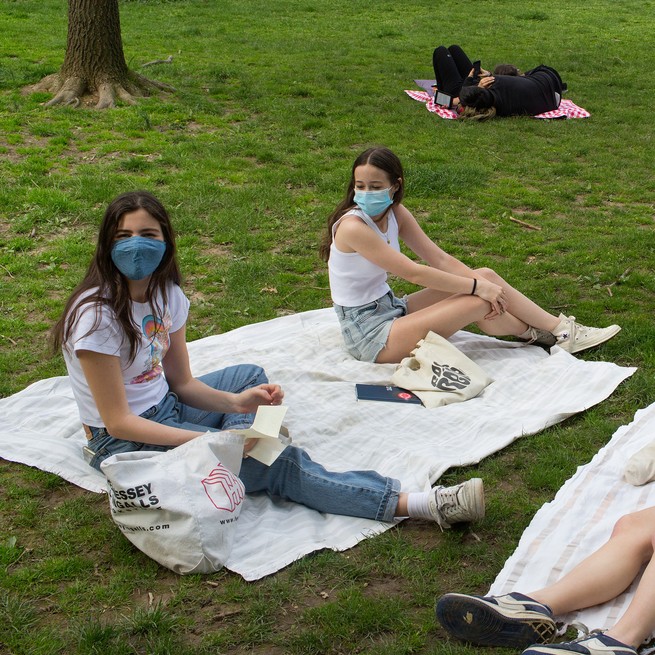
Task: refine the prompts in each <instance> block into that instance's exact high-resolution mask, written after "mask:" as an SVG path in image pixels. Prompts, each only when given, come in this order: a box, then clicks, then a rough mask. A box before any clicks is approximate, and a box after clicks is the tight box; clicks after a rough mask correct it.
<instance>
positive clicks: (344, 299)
mask: <svg viewBox="0 0 655 655" xmlns="http://www.w3.org/2000/svg"><path fill="white" fill-rule="evenodd" d="M350 215H354V216H358V217H359V218H361V219H362V220H363V221H364V223H366V225H368V226H369V227H370V228H371V229H372V230H373V231H374V232H375V233H376V234H377V235H378V236H379V237H380V238H381V239H384V240H385V241H386V242H387V243H388V244H389V245H390V246H391V247H392V248H394V249H396V250H397V251H398V252H400V243H399V241H398V221H397V220H396V215H395V214H394V213H393V209H390V210H389V213H388V214H387V232H386V234H385V233H384V232H382V231H381V230H380V228H378V226H377V225H376V224H375V222H374V221H373V219H372V218H371V217H370V216H369V215H368V214H365V213H364V212H363V211H362V210H361V209H358V208H355V209H350V210H348V212H347V213H346V214H344V215H343V216H342V217H341V218H340V219H339V220H338V221H337V222H336V223H335V224H334V225H333V226H332V245H331V246H330V259H329V260H328V273H329V276H330V292H331V294H332V302H333V303H335V304H337V305H341V306H343V307H359V306H360V305H365V304H366V303H369V302H371V301H373V300H377V299H378V298H381V297H382V296H384V294H386V293H388V292H389V291H390V287H389V285H388V284H387V271H385V270H384V269H383V268H380V267H379V266H377V265H376V264H373V262H370V261H369V260H368V259H366V257H362V255H360V254H359V253H357V252H341V250H339V249H338V248H337V247H336V245H335V243H334V235H335V233H336V229H337V226H338V225H339V223H340V222H341V221H342V220H343V219H344V218H345V217H346V216H350Z"/></svg>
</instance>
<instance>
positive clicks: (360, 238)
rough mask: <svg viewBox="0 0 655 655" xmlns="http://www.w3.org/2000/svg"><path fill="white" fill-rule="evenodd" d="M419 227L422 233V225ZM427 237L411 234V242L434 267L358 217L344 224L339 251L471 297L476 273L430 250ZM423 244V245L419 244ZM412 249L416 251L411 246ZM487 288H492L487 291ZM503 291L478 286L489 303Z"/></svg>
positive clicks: (414, 280) (483, 284) (486, 284)
mask: <svg viewBox="0 0 655 655" xmlns="http://www.w3.org/2000/svg"><path fill="white" fill-rule="evenodd" d="M403 209H404V208H403ZM405 212H407V210H405ZM407 214H409V212H407ZM410 216H411V215H410ZM416 227H417V228H418V230H420V227H418V225H417V226H416ZM421 232H422V230H421ZM405 235H406V232H405V233H404V234H403V239H404V238H405ZM423 236H424V237H425V240H423V239H421V237H420V235H418V233H416V232H414V233H412V234H410V241H412V242H413V245H414V246H416V247H417V248H418V252H417V253H416V254H418V255H419V257H423V258H424V259H426V261H428V262H429V263H430V266H426V265H424V264H419V263H417V262H415V261H413V260H411V259H410V258H409V257H407V256H405V255H404V254H402V253H400V252H398V251H397V250H395V249H394V248H392V247H391V246H389V245H387V244H386V243H385V242H384V241H383V240H382V239H380V238H379V236H378V235H377V234H375V232H373V230H371V228H369V227H368V226H367V225H366V224H364V223H363V222H362V221H361V220H360V219H359V218H357V217H356V216H352V217H346V218H344V219H343V220H342V222H341V225H340V226H339V228H338V231H337V235H336V238H337V247H338V248H339V249H340V250H342V251H344V252H358V253H359V254H360V255H362V256H363V257H365V258H366V259H368V260H369V261H371V262H373V263H374V264H376V265H377V266H379V267H380V268H383V269H384V270H386V271H387V272H389V273H392V274H393V275H396V276H397V277H400V278H402V279H404V280H407V281H408V282H411V283H413V284H417V285H419V286H422V287H427V288H430V289H437V290H439V291H446V292H448V293H471V290H472V286H473V285H472V282H471V278H473V277H474V274H473V272H472V271H471V270H470V269H469V268H468V267H466V266H465V265H464V264H462V263H461V262H458V260H456V259H455V258H454V257H450V255H447V254H446V253H444V252H443V251H442V250H441V249H440V248H437V247H436V246H434V244H432V246H433V247H429V246H428V244H427V241H429V239H428V238H427V236H425V235H423ZM412 237H414V238H412ZM419 240H420V243H417V242H418V241H419ZM426 240H427V241H426ZM408 245H409V246H410V248H412V245H410V243H408ZM412 249H413V248H412ZM442 266H445V267H448V268H450V267H452V269H453V271H454V272H450V271H448V270H442V268H441V267H442ZM455 271H456V272H455ZM487 287H489V288H488V289H487ZM501 291H502V290H501V289H500V287H498V286H497V285H495V284H493V283H491V282H488V281H486V280H483V279H480V280H479V282H478V285H477V295H479V296H480V297H482V298H484V299H485V300H487V298H486V296H487V295H489V293H491V294H492V295H494V300H495V296H496V295H499V294H500V292H501Z"/></svg>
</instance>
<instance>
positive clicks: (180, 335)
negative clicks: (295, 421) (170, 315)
mask: <svg viewBox="0 0 655 655" xmlns="http://www.w3.org/2000/svg"><path fill="white" fill-rule="evenodd" d="M162 363H163V366H164V372H165V373H166V380H167V381H168V384H169V386H170V389H171V391H173V392H174V393H175V394H177V397H178V398H179V399H180V400H181V401H182V402H183V403H185V404H187V405H190V406H191V407H195V408H196V409H204V410H207V411H210V412H228V413H234V414H246V413H250V412H255V411H257V408H258V407H259V406H260V405H279V404H281V403H282V399H283V398H284V393H283V391H282V389H281V388H280V386H279V385H277V384H260V385H258V386H256V387H251V388H250V389H246V390H245V391H242V392H241V393H238V394H237V393H230V392H228V391H220V390H218V389H212V388H211V387H209V386H207V385H206V384H204V383H203V382H201V381H200V380H198V379H197V378H194V377H193V375H192V374H191V367H190V364H189V352H188V350H187V345H186V326H183V327H182V328H180V329H179V330H177V332H173V333H172V334H171V335H170V346H169V349H168V352H167V353H166V356H165V357H164V360H163V362H162Z"/></svg>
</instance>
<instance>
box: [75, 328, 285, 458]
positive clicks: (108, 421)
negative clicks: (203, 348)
mask: <svg viewBox="0 0 655 655" xmlns="http://www.w3.org/2000/svg"><path fill="white" fill-rule="evenodd" d="M170 338H171V342H170V347H169V350H168V352H167V353H166V356H165V357H164V360H163V365H164V371H165V373H166V379H167V381H168V383H169V386H170V388H171V390H172V391H174V392H175V393H176V394H177V395H178V397H179V398H180V400H182V402H185V403H187V404H189V405H191V406H193V407H197V408H198V409H206V410H208V411H218V412H232V413H248V412H254V411H256V409H257V407H258V406H259V405H265V404H274V405H279V404H280V403H281V402H282V398H283V397H284V394H283V392H282V389H280V387H279V386H278V385H275V384H262V385H259V386H257V387H252V388H251V389H246V390H245V391H243V392H242V393H239V394H233V393H228V392H224V391H218V390H216V389H212V388H211V387H209V386H207V385H206V384H204V383H202V382H201V381H200V380H197V379H195V378H194V377H193V376H192V375H191V369H190V367H189V356H188V351H187V348H186V342H185V340H184V339H185V330H184V328H182V329H180V330H178V331H177V332H174V333H172V334H171V335H170ZM77 356H78V358H79V360H80V365H81V366H82V371H83V372H84V376H85V378H86V381H87V384H88V385H89V389H90V390H91V394H92V395H93V399H94V401H95V403H96V406H97V408H98V412H99V413H100V416H101V417H102V421H103V423H104V424H105V426H106V428H107V431H108V432H109V434H111V435H112V436H113V437H115V438H116V439H125V440H126V441H140V442H143V443H150V444H158V445H163V446H179V445H180V444H183V443H185V442H187V441H190V440H191V439H193V438H195V437H197V436H200V435H201V434H204V433H205V432H206V431H205V430H201V431H197V432H196V431H193V430H185V429H182V428H174V427H170V426H167V425H162V424H161V423H157V422H155V421H150V420H148V419H145V418H143V417H141V416H138V415H137V414H134V413H133V412H132V411H131V410H130V407H129V405H128V403H127V396H126V393H125V385H124V382H123V376H122V372H121V366H120V359H119V358H118V357H116V356H113V355H104V354H102V353H97V352H93V351H91V350H79V351H77Z"/></svg>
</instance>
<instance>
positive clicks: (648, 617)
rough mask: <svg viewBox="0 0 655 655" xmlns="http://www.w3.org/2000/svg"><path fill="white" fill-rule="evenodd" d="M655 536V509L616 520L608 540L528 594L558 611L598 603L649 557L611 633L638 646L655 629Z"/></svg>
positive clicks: (619, 587)
mask: <svg viewBox="0 0 655 655" xmlns="http://www.w3.org/2000/svg"><path fill="white" fill-rule="evenodd" d="M654 535H655V507H651V508H649V509H645V510H642V511H640V512H635V513H633V514H628V515H626V516H624V517H622V518H621V519H619V521H617V523H616V526H615V527H614V530H613V532H612V536H611V537H610V539H609V541H608V542H607V543H606V544H604V545H603V546H602V547H601V548H599V549H598V550H597V551H595V552H594V553H592V554H591V555H590V556H589V557H587V558H586V559H585V560H583V561H582V562H581V563H580V564H579V565H578V566H576V567H575V568H574V569H573V570H571V571H570V572H569V573H567V574H566V575H565V576H564V577H563V578H562V579H561V580H559V581H558V582H556V583H555V584H553V585H551V586H550V587H546V588H544V589H540V590H539V591H535V592H531V593H528V596H530V597H531V598H534V600H536V601H538V602H540V603H545V604H546V605H548V606H549V607H550V608H551V609H552V610H553V613H554V614H555V615H558V614H566V613H567V612H571V611H573V610H577V609H583V608H585V607H591V606H593V605H598V604H600V603H604V602H606V601H608V600H611V599H613V598H616V596H618V595H619V594H620V593H622V592H623V591H625V590H626V589H627V588H628V587H629V586H630V584H631V583H632V581H633V580H634V579H635V577H636V575H637V574H638V573H639V570H640V569H641V567H642V566H643V564H644V562H648V561H649V560H650V563H649V564H648V566H647V568H646V571H645V573H644V576H643V577H642V579H641V581H640V584H639V587H638V589H637V592H636V594H635V597H634V599H633V601H632V603H630V606H629V607H628V609H627V610H626V612H625V614H624V615H623V617H622V618H621V619H620V620H619V622H618V623H617V624H616V626H615V627H614V628H612V629H611V630H609V631H608V634H609V635H610V636H612V637H614V638H615V639H618V640H619V641H622V642H623V643H627V644H631V645H633V646H636V645H638V644H639V643H641V641H642V640H643V639H644V637H646V636H647V635H648V634H649V633H650V632H651V631H652V630H653V628H655V560H654V559H651V558H652V557H653V538H654ZM635 640H636V641H635Z"/></svg>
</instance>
